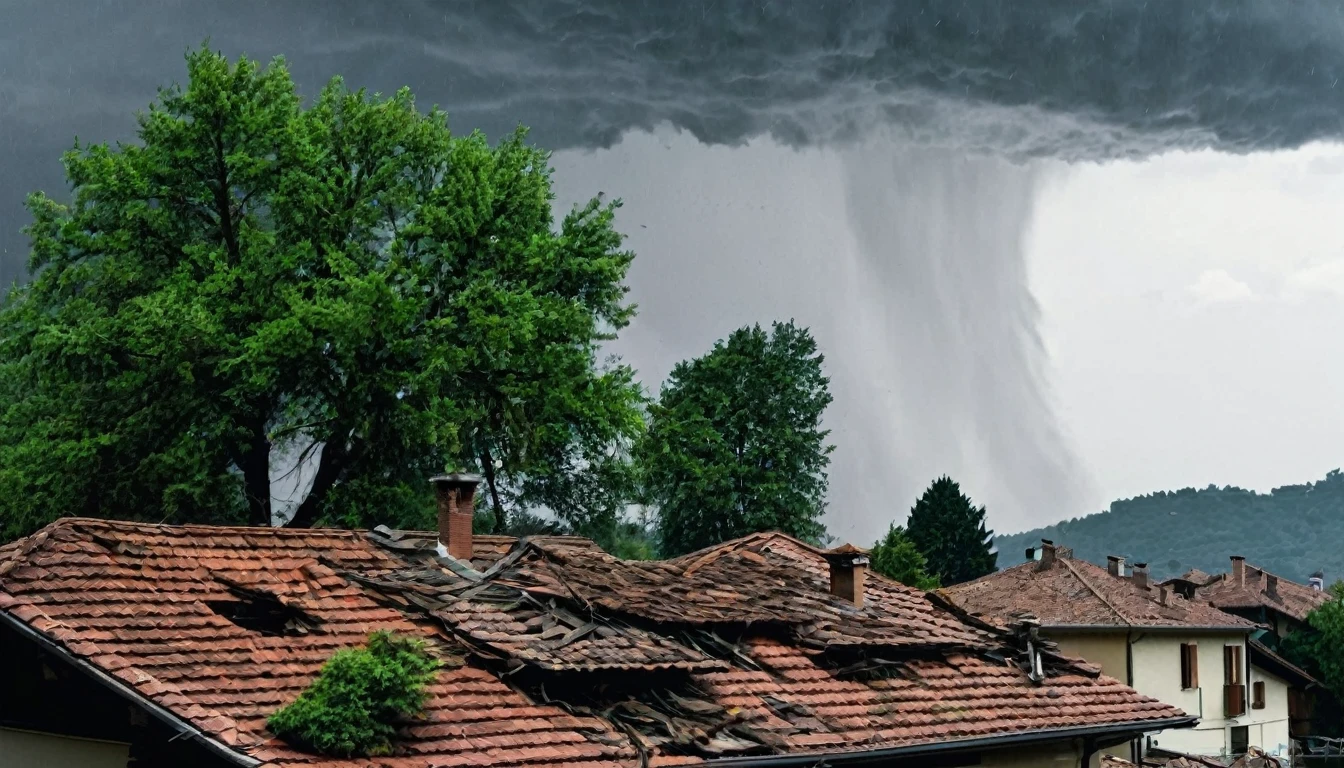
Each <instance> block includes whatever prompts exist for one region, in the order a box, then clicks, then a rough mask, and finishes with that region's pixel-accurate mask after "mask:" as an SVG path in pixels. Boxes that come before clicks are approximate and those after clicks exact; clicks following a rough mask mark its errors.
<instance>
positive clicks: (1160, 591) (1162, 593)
mask: <svg viewBox="0 0 1344 768" xmlns="http://www.w3.org/2000/svg"><path fill="white" fill-rule="evenodd" d="M1157 604H1158V605H1166V604H1167V588H1166V586H1165V585H1159V586H1158V588H1157Z"/></svg>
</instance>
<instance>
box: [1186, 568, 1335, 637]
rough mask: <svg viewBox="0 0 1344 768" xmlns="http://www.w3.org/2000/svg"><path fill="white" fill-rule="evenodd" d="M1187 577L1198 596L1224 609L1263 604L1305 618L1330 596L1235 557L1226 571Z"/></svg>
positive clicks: (1298, 619) (1289, 614) (1320, 590)
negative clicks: (1195, 585)
mask: <svg viewBox="0 0 1344 768" xmlns="http://www.w3.org/2000/svg"><path fill="white" fill-rule="evenodd" d="M1187 580H1188V581H1192V582H1195V583H1196V584H1197V585H1198V586H1197V589H1196V591H1195V594H1196V595H1197V596H1198V597H1199V598H1201V599H1204V600H1207V601H1208V602H1210V603H1212V604H1213V605H1215V606H1217V607H1219V608H1222V609H1224V610H1248V609H1256V608H1266V609H1269V610H1273V611H1278V612H1279V613H1282V614H1283V615H1285V616H1288V617H1289V618H1291V619H1293V620H1295V621H1306V620H1307V614H1309V613H1311V612H1312V611H1314V610H1316V609H1317V608H1319V607H1320V606H1321V605H1324V604H1325V603H1326V602H1329V600H1330V593H1329V592H1326V591H1324V589H1316V588H1314V587H1309V586H1307V585H1305V584H1298V583H1296V582H1293V581H1289V580H1288V579H1285V578H1282V577H1280V576H1277V575H1275V574H1272V573H1270V572H1268V571H1266V570H1265V569H1263V568H1257V567H1256V566H1254V565H1251V564H1250V563H1247V562H1246V561H1245V560H1242V559H1241V558H1238V557H1233V558H1232V568H1231V570H1229V571H1228V572H1227V573H1220V574H1218V575H1216V576H1206V577H1205V578H1204V579H1203V580H1202V581H1196V580H1195V579H1187ZM1322 586H1323V585H1322Z"/></svg>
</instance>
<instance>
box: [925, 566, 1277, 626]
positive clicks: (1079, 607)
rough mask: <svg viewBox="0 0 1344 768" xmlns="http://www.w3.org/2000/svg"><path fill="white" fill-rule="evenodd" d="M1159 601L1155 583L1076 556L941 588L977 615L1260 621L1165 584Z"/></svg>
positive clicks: (1047, 620)
mask: <svg viewBox="0 0 1344 768" xmlns="http://www.w3.org/2000/svg"><path fill="white" fill-rule="evenodd" d="M1166 592H1167V597H1166V599H1167V603H1166V604H1165V605H1163V604H1161V602H1160V594H1161V590H1160V588H1159V587H1156V586H1149V587H1147V588H1144V587H1141V586H1140V585H1139V584H1137V583H1135V582H1134V580H1133V579H1131V578H1123V577H1118V576H1112V575H1111V574H1110V573H1109V572H1108V571H1107V570H1106V569H1105V568H1101V567H1098V566H1096V565H1093V564H1092V563H1089V562H1087V561H1085V560H1076V559H1074V558H1072V557H1063V556H1059V557H1056V558H1055V560H1054V562H1053V563H1049V564H1046V563H1043V562H1027V563H1022V564H1021V565H1015V566H1013V567H1011V568H1007V569H1004V570H1002V571H999V572H998V573H993V574H990V575H988V576H985V577H983V578H980V579H977V580H975V581H971V582H967V583H965V584H958V585H956V586H954V587H950V588H946V589H943V590H941V594H945V595H947V596H948V598H949V599H951V600H952V601H953V602H955V603H957V604H958V605H960V606H961V607H962V608H964V609H965V610H967V611H969V612H970V613H971V614H973V615H976V616H981V617H984V618H986V619H991V620H995V621H1000V622H1001V621H1004V620H1006V619H1008V618H1011V617H1013V616H1016V615H1021V614H1031V615H1032V616H1035V617H1036V618H1037V619H1038V620H1040V622H1041V624H1042V625H1044V626H1047V627H1050V626H1115V627H1130V626H1133V627H1201V628H1219V629H1229V630H1250V629H1253V628H1254V627H1255V626H1256V625H1255V624H1254V623H1253V622H1250V621H1247V620H1245V619H1242V618H1240V617H1237V616H1233V615H1231V614H1228V613H1224V612H1223V611H1220V610H1217V609H1216V608H1214V607H1212V606H1210V605H1208V604H1207V603H1206V602H1204V601H1203V600H1186V599H1184V598H1182V597H1181V596H1180V595H1178V594H1176V593H1175V592H1174V591H1171V590H1167V591H1166Z"/></svg>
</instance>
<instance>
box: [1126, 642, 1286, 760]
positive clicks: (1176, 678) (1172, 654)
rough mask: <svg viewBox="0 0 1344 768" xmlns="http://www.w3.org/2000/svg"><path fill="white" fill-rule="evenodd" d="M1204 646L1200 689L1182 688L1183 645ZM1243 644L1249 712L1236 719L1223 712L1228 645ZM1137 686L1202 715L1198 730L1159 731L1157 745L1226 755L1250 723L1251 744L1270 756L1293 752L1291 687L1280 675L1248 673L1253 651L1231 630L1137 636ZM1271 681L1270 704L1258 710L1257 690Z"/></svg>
mask: <svg viewBox="0 0 1344 768" xmlns="http://www.w3.org/2000/svg"><path fill="white" fill-rule="evenodd" d="M1182 643H1195V644H1196V645H1197V646H1198V648H1199V688H1197V689H1192V690H1182V689H1181V644H1182ZM1227 645H1239V646H1241V657H1242V665H1243V672H1242V677H1243V680H1244V682H1245V683H1246V714H1245V715H1242V716H1241V717H1237V718H1234V719H1230V720H1229V719H1227V718H1226V717H1224V716H1223V685H1224V684H1225V683H1226V681H1225V680H1224V679H1223V647H1224V646H1227ZM1131 653H1132V658H1133V664H1134V688H1135V689H1136V690H1138V691H1139V692H1140V693H1144V694H1147V695H1149V696H1152V697H1153V698H1156V699H1159V700H1161V701H1164V702H1166V703H1168V704H1173V705H1175V706H1177V707H1180V708H1181V709H1183V710H1185V712H1186V713H1188V714H1191V715H1195V716H1197V717H1199V720H1200V722H1199V724H1198V725H1196V726H1195V727H1194V728H1182V729H1174V730H1169V731H1164V732H1162V733H1158V734H1154V735H1153V737H1152V740H1153V743H1154V744H1155V745H1157V746H1160V747H1163V748H1164V749H1169V750H1172V751H1175V752H1184V753H1187V754H1194V755H1224V754H1227V753H1228V752H1229V750H1230V749H1231V744H1232V728H1234V727H1238V726H1246V728H1247V742H1248V743H1249V744H1250V745H1251V746H1255V747H1260V748H1261V749H1263V750H1265V751H1266V752H1269V753H1270V754H1282V755H1286V754H1288V686H1287V684H1286V683H1285V682H1284V681H1283V680H1280V679H1279V678H1276V677H1274V676H1273V675H1271V674H1269V673H1268V672H1265V671H1264V670H1261V669H1258V668H1254V667H1252V668H1251V670H1250V672H1249V674H1247V672H1246V671H1245V666H1246V659H1247V658H1248V650H1247V648H1246V642H1245V637H1244V636H1241V635H1229V634H1201V635H1180V634H1167V633H1162V634H1156V633H1153V634H1147V635H1142V636H1136V640H1135V642H1134V643H1133V644H1132V646H1131ZM1257 680H1262V681H1264V682H1265V708H1264V709H1252V708H1251V702H1252V700H1253V698H1254V697H1253V688H1252V686H1251V684H1252V683H1254V682H1255V681H1257Z"/></svg>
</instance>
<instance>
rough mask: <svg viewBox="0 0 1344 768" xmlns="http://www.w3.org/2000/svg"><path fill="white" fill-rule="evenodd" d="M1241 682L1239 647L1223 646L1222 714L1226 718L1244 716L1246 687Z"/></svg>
mask: <svg viewBox="0 0 1344 768" xmlns="http://www.w3.org/2000/svg"><path fill="white" fill-rule="evenodd" d="M1242 680H1243V678H1242V666H1241V646H1240V645H1225V646H1223V681H1224V683H1225V685H1223V714H1224V715H1225V716H1227V717H1240V716H1242V715H1244V714H1246V686H1245V685H1244V684H1243V682H1242Z"/></svg>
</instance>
